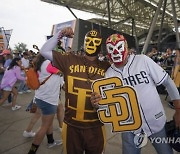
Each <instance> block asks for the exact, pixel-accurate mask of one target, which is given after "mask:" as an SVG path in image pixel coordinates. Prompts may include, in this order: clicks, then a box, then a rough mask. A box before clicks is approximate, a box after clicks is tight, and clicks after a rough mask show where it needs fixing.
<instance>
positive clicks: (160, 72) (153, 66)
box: [144, 55, 168, 86]
mask: <svg viewBox="0 0 180 154" xmlns="http://www.w3.org/2000/svg"><path fill="white" fill-rule="evenodd" d="M144 62H145V65H146V67H147V70H148V73H149V75H150V76H151V78H152V79H153V80H154V82H155V84H156V85H157V86H158V85H160V84H162V82H163V81H164V80H165V78H166V77H167V76H168V73H167V72H166V71H165V70H164V69H163V68H162V67H161V66H159V65H158V64H157V63H155V62H154V61H153V60H152V59H151V58H149V57H147V56H145V55H144Z"/></svg>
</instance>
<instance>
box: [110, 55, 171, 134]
mask: <svg viewBox="0 0 180 154" xmlns="http://www.w3.org/2000/svg"><path fill="white" fill-rule="evenodd" d="M167 75H168V74H167V73H166V71H165V70H163V69H162V68H161V67H160V66H159V65H158V64H156V63H155V62H154V61H153V60H152V59H151V58H149V57H147V56H145V55H130V56H129V58H128V62H127V64H126V65H125V66H124V67H122V68H116V67H115V66H114V64H112V65H111V67H109V69H108V70H107V72H106V77H119V78H121V79H122V81H123V84H124V85H131V86H132V87H134V89H135V91H136V93H137V98H138V102H139V106H140V110H141V111H140V112H141V118H142V126H141V127H140V128H139V129H138V130H136V131H135V132H134V133H135V134H137V133H139V132H141V131H142V130H143V131H144V132H145V133H146V134H147V135H148V136H150V135H151V134H154V133H156V132H158V131H160V130H161V129H162V128H163V127H164V124H165V122H166V116H165V112H164V108H163V106H162V102H161V99H160V96H159V94H158V92H157V90H156V86H158V85H160V84H162V83H163V81H164V80H165V78H166V77H167Z"/></svg>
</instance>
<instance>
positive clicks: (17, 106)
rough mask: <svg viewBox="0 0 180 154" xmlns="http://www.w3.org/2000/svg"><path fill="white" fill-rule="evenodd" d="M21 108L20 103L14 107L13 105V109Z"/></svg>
mask: <svg viewBox="0 0 180 154" xmlns="http://www.w3.org/2000/svg"><path fill="white" fill-rule="evenodd" d="M20 108H21V106H19V105H15V106H14V107H12V110H13V111H15V110H19V109H20Z"/></svg>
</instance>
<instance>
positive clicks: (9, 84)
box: [0, 58, 25, 111]
mask: <svg viewBox="0 0 180 154" xmlns="http://www.w3.org/2000/svg"><path fill="white" fill-rule="evenodd" d="M20 66H21V59H20V58H14V59H13V60H12V62H11V63H10V65H9V67H8V68H7V69H6V71H5V73H4V76H3V78H2V82H1V85H0V88H1V90H3V95H2V98H1V99H0V105H2V104H3V103H4V102H5V101H6V100H7V98H8V96H9V94H10V93H12V94H13V100H12V110H13V111H15V110H18V109H20V108H21V106H18V105H16V98H17V95H18V92H17V89H16V87H15V83H16V81H17V80H25V77H23V76H21V68H20Z"/></svg>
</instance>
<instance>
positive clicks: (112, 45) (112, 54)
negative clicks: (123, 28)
mask: <svg viewBox="0 0 180 154" xmlns="http://www.w3.org/2000/svg"><path fill="white" fill-rule="evenodd" d="M106 49H107V52H108V56H109V58H110V59H111V60H112V62H113V63H115V64H118V65H119V64H122V63H123V61H124V60H125V59H126V57H127V56H128V45H127V41H126V39H125V38H124V36H123V35H120V34H112V35H111V36H109V37H108V38H107V40H106Z"/></svg>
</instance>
